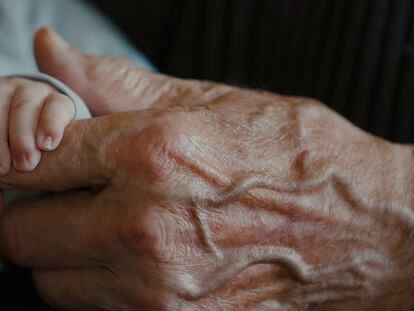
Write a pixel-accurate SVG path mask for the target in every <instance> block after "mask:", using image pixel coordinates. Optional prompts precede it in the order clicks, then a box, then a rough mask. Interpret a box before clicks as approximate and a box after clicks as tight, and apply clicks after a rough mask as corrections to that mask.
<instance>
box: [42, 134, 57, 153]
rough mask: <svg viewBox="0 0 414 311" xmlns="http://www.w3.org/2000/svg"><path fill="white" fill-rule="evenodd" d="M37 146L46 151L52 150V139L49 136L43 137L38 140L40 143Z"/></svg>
mask: <svg viewBox="0 0 414 311" xmlns="http://www.w3.org/2000/svg"><path fill="white" fill-rule="evenodd" d="M39 144H40V145H41V147H42V148H44V149H46V150H52V149H53V146H54V144H53V138H52V137H51V136H46V137H45V136H43V137H42V138H40V142H39Z"/></svg>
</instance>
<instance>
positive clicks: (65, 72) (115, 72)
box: [34, 28, 227, 116]
mask: <svg viewBox="0 0 414 311" xmlns="http://www.w3.org/2000/svg"><path fill="white" fill-rule="evenodd" d="M34 53H35V58H36V62H37V65H38V66H39V69H40V70H41V71H42V72H44V73H47V74H49V75H51V76H53V77H55V78H57V79H58V80H60V81H62V82H64V83H66V84H67V85H68V86H69V87H71V88H72V89H73V90H74V91H75V92H76V93H78V94H79V95H80V96H81V97H82V98H83V99H84V100H85V101H86V102H87V104H88V107H89V109H90V111H91V112H92V114H93V115H94V116H102V115H107V114H111V113H115V112H123V111H133V110H142V109H146V108H149V107H158V108H161V107H174V106H176V105H178V104H180V105H185V104H189V105H192V104H203V101H206V100H209V99H211V98H210V97H211V96H213V97H214V96H220V95H221V94H222V93H223V92H227V89H226V88H224V87H221V88H218V87H217V85H213V84H212V83H210V82H200V81H189V80H188V81H186V80H181V79H177V78H172V77H168V76H165V75H162V74H156V73H152V72H148V71H145V70H142V69H140V68H139V67H137V65H136V64H135V63H133V62H130V61H128V60H126V59H119V58H111V57H103V56H93V55H87V54H84V53H82V52H80V51H78V50H76V49H75V48H73V47H71V46H70V45H69V44H68V43H66V42H65V41H64V40H63V39H62V38H61V37H60V36H59V35H58V34H56V33H55V32H54V31H53V30H51V29H49V28H42V29H40V30H38V32H37V33H36V35H35V40H34ZM213 87H214V91H211V90H212V89H213ZM204 93H207V95H208V96H204Z"/></svg>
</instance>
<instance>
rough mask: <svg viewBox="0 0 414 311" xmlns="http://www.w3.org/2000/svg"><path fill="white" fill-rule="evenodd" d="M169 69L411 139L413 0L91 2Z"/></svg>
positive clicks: (400, 139)
mask: <svg viewBox="0 0 414 311" xmlns="http://www.w3.org/2000/svg"><path fill="white" fill-rule="evenodd" d="M92 2H95V3H96V4H98V5H99V7H101V9H102V10H103V11H104V12H106V13H107V14H108V15H110V16H111V17H112V18H113V19H114V20H115V22H116V23H117V24H118V25H119V26H120V27H121V28H122V29H123V30H124V31H125V32H126V33H127V34H128V35H129V36H130V38H131V39H132V41H133V42H134V43H135V44H136V45H137V46H138V47H139V48H140V49H142V50H143V51H144V52H145V53H146V54H147V55H148V56H149V57H150V59H151V60H152V61H153V62H154V63H155V64H156V66H157V67H158V68H159V69H160V70H161V71H162V72H165V73H168V74H172V75H175V76H179V77H185V78H200V79H209V80H215V81H222V82H226V83H231V84H236V85H241V86H247V87H252V88H261V89H267V90H270V91H274V92H278V93H282V94H293V95H302V96H310V97H313V98H317V99H320V100H322V101H323V102H325V103H326V104H328V105H330V106H332V107H333V108H334V109H335V110H337V111H338V112H340V113H341V114H343V115H345V116H346V117H347V118H348V119H350V120H351V121H352V122H354V123H356V124H357V125H359V126H360V127H362V128H364V129H366V130H368V131H370V132H372V133H374V134H376V135H379V136H382V137H384V138H387V139H391V140H394V141H398V142H414V124H413V122H412V119H413V115H414V105H413V104H414V57H413V56H414V54H413V52H414V24H413V23H412V21H413V20H414V1H413V0H141V1H139V0H138V1H128V0H117V1H113V0H94V1H92Z"/></svg>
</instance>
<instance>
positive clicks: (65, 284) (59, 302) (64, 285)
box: [33, 269, 121, 310]
mask: <svg viewBox="0 0 414 311" xmlns="http://www.w3.org/2000/svg"><path fill="white" fill-rule="evenodd" d="M33 281H34V284H35V287H36V289H37V291H38V293H39V295H40V296H41V297H42V299H43V300H44V301H45V302H46V303H47V304H49V305H50V306H52V307H54V308H56V309H58V310H121V309H120V308H110V306H112V303H113V302H112V299H111V297H110V296H109V293H107V292H106V291H107V287H108V283H109V284H111V283H114V282H115V281H116V280H115V278H114V277H113V275H111V274H110V273H109V272H108V271H107V270H105V269H78V270H35V271H34V272H33Z"/></svg>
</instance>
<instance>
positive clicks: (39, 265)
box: [0, 30, 414, 311]
mask: <svg viewBox="0 0 414 311" xmlns="http://www.w3.org/2000/svg"><path fill="white" fill-rule="evenodd" d="M51 36H52V34H51V33H49V32H48V31H46V30H44V31H43V32H42V33H41V34H40V35H39V34H38V38H37V59H38V62H39V66H40V68H41V69H42V70H43V71H45V72H48V73H50V74H53V75H55V76H56V77H58V78H60V79H62V80H63V81H65V82H67V83H68V84H70V85H71V86H72V87H73V88H74V89H75V90H77V91H78V92H79V93H80V94H81V95H82V96H83V97H84V98H87V100H88V101H89V103H90V104H91V105H92V106H93V109H92V110H93V111H94V112H95V114H97V115H105V116H103V117H100V118H95V119H92V120H86V121H78V122H74V123H73V124H72V125H71V126H70V127H69V129H68V130H67V132H66V134H65V137H64V140H63V142H62V145H61V146H60V147H59V148H58V149H57V150H56V151H53V152H50V153H47V154H45V156H44V157H43V159H42V161H41V162H40V164H39V167H38V168H37V169H36V170H35V171H34V172H32V173H30V174H21V173H18V172H16V171H12V172H11V173H10V174H9V175H8V176H5V177H1V178H0V185H2V186H3V187H23V188H25V189H32V190H48V191H54V192H58V193H56V194H53V195H46V196H43V197H41V198H37V199H30V200H27V201H23V202H16V203H15V204H13V206H11V207H10V208H9V209H7V210H6V212H4V214H3V215H2V218H1V219H0V221H1V224H0V226H1V227H0V228H1V235H0V247H1V250H2V253H3V254H4V255H5V256H6V257H8V258H9V259H11V260H12V261H14V262H15V263H17V264H20V265H23V266H28V267H33V268H34V280H35V283H36V286H37V288H38V290H39V293H40V294H41V295H42V297H43V298H44V299H45V301H46V302H48V303H49V304H51V305H52V306H54V307H56V308H58V309H64V310H200V311H201V310H206V311H207V310H288V311H290V310H292V311H293V310H295V311H296V310H318V311H320V310H329V311H336V310H367V311H368V310H403V311H404V310H407V311H409V310H412V308H413V306H414V298H413V295H412V293H413V285H414V284H413V282H414V281H413V276H414V274H413V273H414V272H413V270H414V264H413V256H414V250H413V248H414V243H413V236H412V232H413V228H414V215H413V195H412V193H413V189H412V188H413V185H414V180H413V178H414V177H413V174H412V167H413V153H412V149H411V147H409V146H402V145H395V144H391V143H389V142H386V141H384V140H381V139H379V138H376V137H373V136H370V135H368V134H366V133H364V132H362V131H361V130H359V129H358V128H356V127H354V126H353V125H351V124H350V123H349V122H347V121H346V120H344V119H343V118H341V117H340V116H338V115H337V114H336V113H334V112H333V111H331V110H329V109H328V108H326V107H325V106H324V105H322V104H320V103H318V102H316V101H314V100H310V99H305V98H296V97H284V96H279V95H275V94H270V93H266V92H259V91H252V90H242V89H239V88H233V87H228V86H223V85H217V84H212V83H208V82H197V81H182V80H178V79H173V78H170V77H166V76H161V75H156V74H150V73H147V72H144V71H142V70H139V69H137V68H135V67H133V66H132V65H131V64H129V63H128V62H126V61H119V60H113V59H109V58H92V57H90V56H84V55H81V54H79V53H78V52H77V51H74V50H72V49H71V48H69V47H64V46H60V47H58V46H57V45H56V46H54V45H53V44H54V43H53V42H47V40H49V41H52V39H50V38H51ZM48 49H51V50H52V51H48ZM53 49H56V50H59V49H62V50H60V52H61V53H56V55H55V56H56V57H66V58H67V59H69V60H70V61H73V62H75V61H76V60H78V61H79V62H80V63H82V65H80V66H79V68H80V69H79V70H78V71H76V72H73V70H72V71H70V70H69V71H68V70H65V69H64V68H63V69H62V68H61V69H60V70H55V69H53V64H54V63H56V62H58V59H55V58H54V55H52V54H53ZM55 52H56V51H55ZM42 53H46V55H47V57H48V58H49V59H52V60H51V61H50V63H49V64H45V63H43V62H42V57H40V56H41V55H42ZM65 53H66V54H65ZM58 54H59V55H63V56H57V55H58ZM39 55H40V56H39ZM45 57H46V56H45ZM109 73H111V74H109ZM76 77H78V79H76ZM82 79H83V80H82ZM75 81H82V83H79V84H80V85H78V86H77V85H76V83H78V82H75ZM114 82H115V83H114ZM138 84H139V85H140V87H139V88H136V87H134V86H135V85H138ZM118 97H120V98H121V99H122V101H121V102H119V101H117V98H118ZM134 103H135V104H134ZM126 110H134V111H130V112H124V113H116V114H113V113H114V112H117V111H126ZM65 190H70V191H69V192H64V193H61V192H62V191H65Z"/></svg>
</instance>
